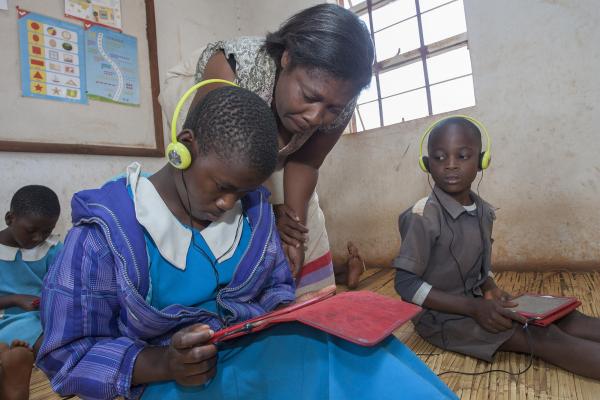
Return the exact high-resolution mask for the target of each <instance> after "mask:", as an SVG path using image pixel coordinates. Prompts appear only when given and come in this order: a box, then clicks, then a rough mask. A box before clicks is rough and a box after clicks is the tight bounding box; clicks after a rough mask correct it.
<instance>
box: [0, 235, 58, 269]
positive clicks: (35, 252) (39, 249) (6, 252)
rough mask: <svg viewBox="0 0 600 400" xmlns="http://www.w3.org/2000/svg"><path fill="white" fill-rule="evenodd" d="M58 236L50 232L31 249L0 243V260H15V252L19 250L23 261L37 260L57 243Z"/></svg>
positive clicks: (44, 255)
mask: <svg viewBox="0 0 600 400" xmlns="http://www.w3.org/2000/svg"><path fill="white" fill-rule="evenodd" d="M59 237H60V236H59V235H55V234H52V235H50V236H49V237H48V239H46V240H44V241H43V242H42V243H40V244H38V245H37V246H35V247H34V248H32V249H20V248H18V247H11V246H7V245H5V244H0V260H2V261H15V260H16V258H17V253H18V252H19V251H20V252H21V258H22V259H23V261H28V262H29V261H39V260H41V259H42V258H44V257H46V254H48V250H50V249H51V248H52V247H53V246H56V245H57V244H58V242H59Z"/></svg>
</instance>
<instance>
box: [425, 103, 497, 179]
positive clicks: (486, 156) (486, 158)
mask: <svg viewBox="0 0 600 400" xmlns="http://www.w3.org/2000/svg"><path fill="white" fill-rule="evenodd" d="M451 118H461V119H464V120H465V121H469V122H471V123H472V124H473V125H475V126H476V127H477V129H479V131H480V132H481V133H482V134H483V136H485V142H486V144H485V150H484V151H483V153H482V155H483V158H482V165H481V169H486V168H487V167H488V166H489V163H490V159H491V152H490V150H491V148H492V139H491V138H490V135H489V134H488V132H487V129H485V126H484V125H483V124H482V123H481V122H479V121H478V120H476V119H475V118H473V117H469V116H468V115H463V114H454V115H449V116H447V117H444V118H441V119H439V120H437V121H435V122H434V123H433V124H431V125H430V126H429V128H427V130H426V131H425V132H424V133H423V135H421V140H420V141H419V165H420V166H421V169H422V170H423V171H425V172H428V171H427V168H428V167H426V166H425V162H426V156H424V155H423V143H425V138H426V137H427V135H429V134H430V133H431V131H432V130H434V129H435V128H436V127H437V126H438V125H439V124H441V123H442V122H444V121H447V120H449V119H451Z"/></svg>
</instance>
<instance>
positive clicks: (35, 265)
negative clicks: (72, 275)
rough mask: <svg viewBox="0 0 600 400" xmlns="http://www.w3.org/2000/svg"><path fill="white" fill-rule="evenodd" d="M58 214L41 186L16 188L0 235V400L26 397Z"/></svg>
mask: <svg viewBox="0 0 600 400" xmlns="http://www.w3.org/2000/svg"><path fill="white" fill-rule="evenodd" d="M59 214H60V205H59V203H58V198H57V196H56V194H55V193H54V192H53V191H52V190H51V189H49V188H47V187H45V186H39V185H30V186H25V187H22V188H21V189H19V190H18V191H17V192H16V193H15V195H14V196H13V198H12V200H11V203H10V211H8V212H7V213H6V217H5V220H6V225H7V227H6V228H5V229H4V230H2V231H0V310H1V311H0V314H1V317H0V398H1V399H9V400H11V399H23V398H28V395H29V379H30V377H31V370H32V368H33V360H34V352H36V351H37V350H38V348H39V344H40V342H41V340H40V339H41V335H42V324H41V322H40V313H39V311H38V305H39V296H40V294H41V291H42V282H43V279H44V275H46V272H47V271H48V267H49V266H50V264H51V263H52V261H53V260H54V258H55V256H56V253H57V252H58V250H59V249H60V244H59V243H58V239H57V238H56V237H53V236H51V233H52V230H53V229H54V227H55V225H56V221H57V220H58V216H59Z"/></svg>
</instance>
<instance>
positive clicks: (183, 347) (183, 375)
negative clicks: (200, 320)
mask: <svg viewBox="0 0 600 400" xmlns="http://www.w3.org/2000/svg"><path fill="white" fill-rule="evenodd" d="M213 335H214V332H213V331H212V330H211V329H210V327H209V326H208V325H204V324H195V325H191V326H188V327H186V328H183V329H182V330H180V331H178V332H177V333H175V334H174V335H173V337H172V338H171V344H170V345H169V347H168V348H167V351H166V353H165V357H166V363H167V367H168V370H169V376H170V377H171V379H172V380H174V381H176V382H177V383H178V384H180V385H183V386H198V385H202V384H204V383H206V382H207V381H209V380H210V379H211V378H212V377H214V376H215V374H216V372H217V369H216V365H217V347H216V346H215V345H213V344H208V341H209V340H210V338H211V337H212V336H213Z"/></svg>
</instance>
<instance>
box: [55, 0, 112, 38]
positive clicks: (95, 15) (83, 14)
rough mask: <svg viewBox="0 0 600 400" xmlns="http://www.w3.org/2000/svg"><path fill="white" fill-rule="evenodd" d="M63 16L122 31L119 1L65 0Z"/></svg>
mask: <svg viewBox="0 0 600 400" xmlns="http://www.w3.org/2000/svg"><path fill="white" fill-rule="evenodd" d="M65 15H66V16H67V17H72V18H77V19H80V20H82V21H89V22H92V23H94V24H96V25H104V26H107V27H109V28H113V29H118V30H119V31H120V30H121V29H122V25H121V0H65Z"/></svg>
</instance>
